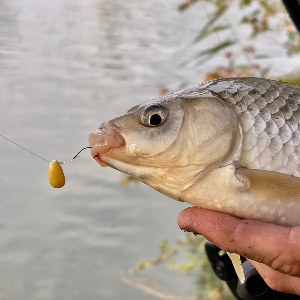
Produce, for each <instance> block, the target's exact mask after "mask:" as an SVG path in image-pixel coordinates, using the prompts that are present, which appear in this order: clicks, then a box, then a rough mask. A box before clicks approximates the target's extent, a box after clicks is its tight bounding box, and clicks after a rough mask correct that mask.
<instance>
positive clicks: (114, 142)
mask: <svg viewBox="0 0 300 300" xmlns="http://www.w3.org/2000/svg"><path fill="white" fill-rule="evenodd" d="M89 145H90V146H91V147H92V150H91V154H92V156H93V158H94V159H95V160H96V161H97V162H98V163H99V164H100V165H101V166H102V167H107V166H110V164H107V163H105V162H104V161H103V157H101V155H102V156H103V154H107V153H110V152H113V151H114V149H118V148H120V147H121V146H124V145H125V140H124V138H123V136H122V135H121V133H120V128H119V127H118V126H116V125H115V124H111V123H110V122H105V123H103V124H102V125H101V126H100V127H99V128H98V129H97V130H96V131H94V132H93V133H91V134H90V136H89Z"/></svg>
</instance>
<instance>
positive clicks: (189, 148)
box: [89, 78, 300, 226]
mask: <svg viewBox="0 0 300 300" xmlns="http://www.w3.org/2000/svg"><path fill="white" fill-rule="evenodd" d="M299 104H300V86H298V85H295V84H290V83H285V82H278V81H274V80H267V79H261V78H231V79H218V80H212V81H208V82H205V83H202V84H199V85H195V86H192V87H190V88H186V89H183V90H181V91H179V92H175V93H173V94H170V95H166V96H163V97H160V98H157V99H154V100H151V101H147V102H145V103H143V104H140V105H137V106H134V107H133V108H131V109H130V110H129V111H128V112H127V113H125V114H124V115H122V116H120V117H117V118H115V119H113V120H111V121H108V122H105V123H103V124H102V125H101V126H100V128H99V129H97V130H96V131H95V132H93V133H92V134H91V135H90V137H89V144H90V146H92V150H91V153H92V156H93V157H94V158H95V160H96V161H97V162H98V163H99V164H100V165H102V166H110V167H112V168H115V169H117V170H119V171H122V172H124V173H126V174H130V175H132V176H134V177H135V178H137V179H138V180H140V181H142V182H144V183H145V184H147V185H149V186H151V187H152V188H154V189H155V190H157V191H159V192H161V193H163V194H165V195H167V196H169V197H171V198H173V199H175V200H179V201H185V202H188V203H191V204H193V205H196V206H199V207H202V208H207V209H212V210H217V211H221V212H225V213H230V214H233V215H235V216H238V217H242V218H250V219H257V220H262V221H266V222H271V223H275V224H279V225H283V226H297V225H300V178H299V177H300V107H299Z"/></svg>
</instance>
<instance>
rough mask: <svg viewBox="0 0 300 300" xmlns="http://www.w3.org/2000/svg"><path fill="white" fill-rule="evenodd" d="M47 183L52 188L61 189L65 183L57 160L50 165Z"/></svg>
mask: <svg viewBox="0 0 300 300" xmlns="http://www.w3.org/2000/svg"><path fill="white" fill-rule="evenodd" d="M49 181H50V184H51V185H52V186H53V187H54V188H61V187H63V186H64V185H65V183H66V179H65V174H64V171H63V169H62V167H61V165H60V163H59V162H58V161H57V160H53V161H52V162H51V163H50V166H49Z"/></svg>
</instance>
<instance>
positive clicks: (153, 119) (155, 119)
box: [149, 114, 162, 126]
mask: <svg viewBox="0 0 300 300" xmlns="http://www.w3.org/2000/svg"><path fill="white" fill-rule="evenodd" d="M161 122H162V118H161V116H160V115H159V114H154V115H152V116H151V117H150V122H149V123H150V125H152V126H157V125H160V124H161Z"/></svg>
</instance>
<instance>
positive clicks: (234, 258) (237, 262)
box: [226, 252, 245, 283]
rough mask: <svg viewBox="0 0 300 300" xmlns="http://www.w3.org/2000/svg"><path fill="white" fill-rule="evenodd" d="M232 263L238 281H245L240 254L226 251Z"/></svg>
mask: <svg viewBox="0 0 300 300" xmlns="http://www.w3.org/2000/svg"><path fill="white" fill-rule="evenodd" d="M226 253H227V254H228V256H229V258H230V260H231V262H232V264H233V267H234V270H235V273H236V275H237V277H238V279H239V281H240V282H241V283H244V282H245V273H244V269H243V265H242V261H241V256H240V255H239V254H236V253H230V252H226Z"/></svg>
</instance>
